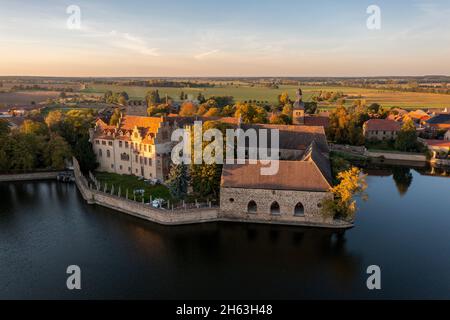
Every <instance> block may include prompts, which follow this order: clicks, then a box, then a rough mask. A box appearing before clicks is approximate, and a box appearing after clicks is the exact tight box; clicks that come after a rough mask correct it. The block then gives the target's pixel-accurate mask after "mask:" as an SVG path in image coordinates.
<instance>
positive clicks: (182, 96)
mask: <svg viewBox="0 0 450 320" xmlns="http://www.w3.org/2000/svg"><path fill="white" fill-rule="evenodd" d="M180 100H184V92H183V91H181V93H180Z"/></svg>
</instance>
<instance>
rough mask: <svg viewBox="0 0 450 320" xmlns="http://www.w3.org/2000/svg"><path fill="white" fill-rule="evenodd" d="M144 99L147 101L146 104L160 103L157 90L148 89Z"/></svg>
mask: <svg viewBox="0 0 450 320" xmlns="http://www.w3.org/2000/svg"><path fill="white" fill-rule="evenodd" d="M145 101H147V105H148V106H150V105H155V104H159V103H161V98H160V97H159V91H158V90H152V91H148V92H147V94H146V96H145Z"/></svg>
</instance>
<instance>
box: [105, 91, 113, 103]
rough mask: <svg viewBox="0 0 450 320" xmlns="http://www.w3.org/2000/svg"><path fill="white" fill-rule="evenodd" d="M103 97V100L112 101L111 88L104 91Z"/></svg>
mask: <svg viewBox="0 0 450 320" xmlns="http://www.w3.org/2000/svg"><path fill="white" fill-rule="evenodd" d="M103 99H104V100H105V102H106V103H113V102H114V101H113V93H112V91H111V90H108V91H106V92H105V94H104V95H103Z"/></svg>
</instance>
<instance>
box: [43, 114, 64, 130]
mask: <svg viewBox="0 0 450 320" xmlns="http://www.w3.org/2000/svg"><path fill="white" fill-rule="evenodd" d="M62 120H63V114H62V112H61V111H59V110H54V111H50V112H49V113H48V115H47V116H46V117H45V123H46V124H47V127H48V128H49V129H50V130H51V131H57V130H59V128H60V125H61V122H62Z"/></svg>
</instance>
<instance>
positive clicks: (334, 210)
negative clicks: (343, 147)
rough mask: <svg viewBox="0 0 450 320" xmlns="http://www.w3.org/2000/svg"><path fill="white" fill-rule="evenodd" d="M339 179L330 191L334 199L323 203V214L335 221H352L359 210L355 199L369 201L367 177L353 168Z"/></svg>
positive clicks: (339, 176)
mask: <svg viewBox="0 0 450 320" xmlns="http://www.w3.org/2000/svg"><path fill="white" fill-rule="evenodd" d="M337 179H338V181H339V183H338V184H337V185H335V186H333V187H332V188H331V189H330V192H331V193H332V194H333V199H326V200H324V201H323V202H322V213H323V214H324V215H325V216H328V217H332V218H334V219H344V220H348V221H351V220H353V219H354V215H355V213H356V210H357V207H356V200H355V197H356V196H359V197H361V198H362V199H363V200H366V199H367V194H366V193H365V190H366V189H367V183H366V176H365V175H363V174H362V172H361V170H360V169H359V168H356V167H352V168H350V169H348V170H346V171H342V172H340V173H338V175H337Z"/></svg>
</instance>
